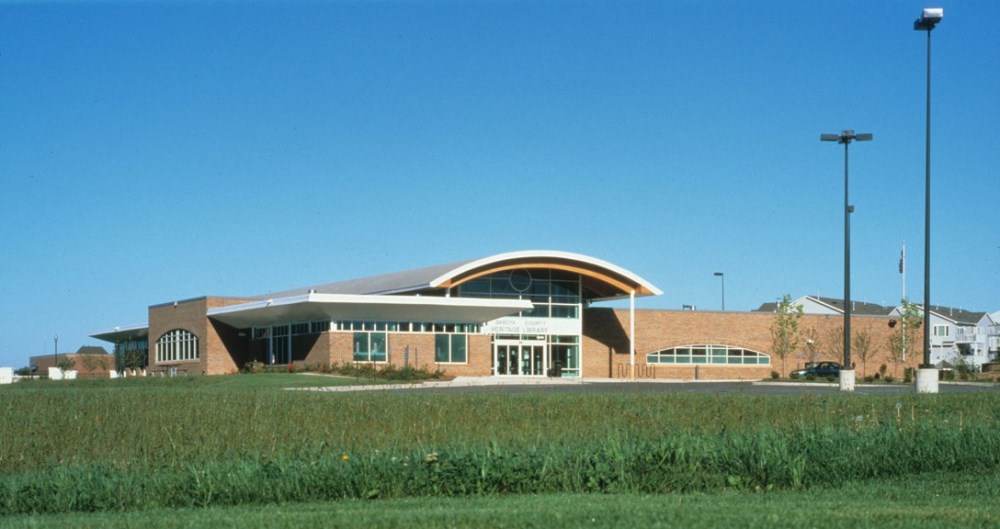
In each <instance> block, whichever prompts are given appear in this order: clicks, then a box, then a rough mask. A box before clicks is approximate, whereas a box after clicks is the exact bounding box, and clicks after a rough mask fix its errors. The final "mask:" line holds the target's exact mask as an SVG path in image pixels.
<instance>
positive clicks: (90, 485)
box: [0, 374, 1000, 527]
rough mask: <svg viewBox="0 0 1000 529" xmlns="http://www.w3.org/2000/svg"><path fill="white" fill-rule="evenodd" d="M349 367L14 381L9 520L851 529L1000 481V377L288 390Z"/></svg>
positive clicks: (971, 515)
mask: <svg viewBox="0 0 1000 529" xmlns="http://www.w3.org/2000/svg"><path fill="white" fill-rule="evenodd" d="M353 382H354V380H353V379H343V378H333V377H320V376H309V375H293V374H259V375H237V376H228V377H180V378H175V379H159V378H156V379H128V380H93V381H86V380H84V381H76V382H41V381H36V382H31V383H19V384H15V385H14V386H8V387H4V388H0V440H2V443H0V514H5V515H7V516H8V517H7V518H5V519H4V523H25V524H35V523H38V524H45V523H49V522H50V521H52V523H55V524H60V523H64V524H66V525H73V526H87V525H93V526H114V524H124V525H125V526H128V525H150V526H159V524H160V523H165V524H174V525H165V526H169V527H181V526H203V525H220V526H224V525H225V524H224V523H223V522H221V521H220V522H218V523H217V521H216V520H230V519H232V520H245V522H244V525H246V526H250V527H253V526H256V525H265V524H266V525H269V526H271V524H272V523H275V520H278V519H280V520H281V521H282V522H284V521H286V520H287V522H288V523H289V525H288V526H290V527H291V526H310V525H315V524H316V523H317V520H342V523H341V522H337V525H345V526H349V523H351V519H352V518H360V519H362V520H375V522H374V523H375V524H376V525H381V526H393V525H408V526H412V525H419V524H424V525H425V526H441V525H444V526H449V525H451V526H457V527H462V526H469V527H472V526H502V525H499V524H510V526H531V525H532V524H537V525H538V526H546V527H548V526H559V524H563V525H565V526H569V525H580V524H586V523H590V524H597V525H600V523H604V522H599V521H598V520H606V521H607V523H608V524H610V523H613V522H614V521H615V520H616V519H617V521H619V522H622V521H623V520H628V521H629V522H630V523H634V524H635V525H636V526H640V525H644V526H655V525H656V524H668V525H669V524H682V525H685V526H692V527H697V526H699V525H697V524H696V523H695V522H696V521H697V520H700V519H708V520H716V521H717V522H718V523H717V524H714V525H712V526H720V525H721V526H725V525H726V524H737V525H740V526H748V525H745V524H743V523H742V522H745V521H746V519H751V520H759V521H760V523H761V524H763V523H770V526H773V525H775V524H778V525H782V524H787V525H801V523H804V522H805V521H806V520H809V519H812V518H811V517H812V516H813V515H812V514H811V510H813V509H815V510H816V512H817V514H816V515H815V516H816V519H817V520H821V521H822V523H823V524H824V525H830V524H829V523H828V522H829V521H830V520H835V521H837V523H841V524H842V525H840V526H844V527H849V526H850V527H853V526H875V525H878V526H885V524H886V523H889V521H892V520H896V519H907V518H906V516H904V514H906V515H907V516H909V515H911V514H913V515H917V518H915V519H917V520H920V519H923V518H926V519H927V520H930V521H932V520H935V519H936V520H937V521H938V522H940V521H941V520H947V521H955V522H961V523H967V524H971V525H976V524H977V523H979V522H981V521H983V520H987V519H988V516H989V515H990V513H989V512H986V511H983V510H982V508H981V507H979V506H980V505H985V504H988V502H989V491H992V490H996V489H997V485H998V478H997V475H998V472H997V471H998V470H1000V396H998V395H996V394H994V393H988V394H948V395H915V394H906V395H844V394H829V395H808V394H802V395H781V396H765V395H744V394H720V395H704V394H678V393H628V394H623V393H614V392H600V393H561V392H560V393H551V392H545V391H544V390H542V391H539V392H537V393H517V394H502V393H494V392H491V393H488V394H480V393H476V394H428V393H395V392H361V393H356V392H352V393H316V392H299V391H286V390H285V389H284V388H287V387H302V386H310V385H327V384H343V383H353ZM927 491H932V492H933V493H936V494H939V496H933V498H934V500H933V501H930V498H931V497H930V496H926V492H927ZM924 496H926V498H927V500H928V501H926V502H923V501H922V502H919V503H912V502H911V497H913V498H920V497H924ZM878 498H882V499H881V500H879V499H878ZM939 498H940V499H939ZM812 505H816V507H812ZM417 507H419V508H417ZM616 509H617V510H616ZM842 510H843V511H845V512H846V513H847V514H844V513H841V512H839V511H842ZM352 513H353V514H352ZM497 513H503V515H502V516H501V515H498V514H497ZM601 513H604V516H603V517H601V516H598V514H601ZM607 513H613V516H612V517H610V518H609V517H608V516H607ZM775 513H781V514H780V518H779V519H777V520H775V519H774V518H773V517H774V516H775ZM26 516H27V517H26ZM393 516H395V517H397V518H393ZM588 516H589V518H594V520H595V521H594V522H589V518H588ZM883 516H887V518H885V519H883V518H881V517H883ZM398 517H404V518H398ZM546 517H548V518H546ZM747 517H749V518H747ZM984 517H987V518H984ZM401 519H405V520H406V523H405V524H404V523H403V522H400V521H399V520H401ZM394 520H395V521H394ZM540 520H541V522H540ZM789 520H797V521H798V522H794V523H787V522H789ZM411 521H412V523H410V522H411ZM911 521H912V520H911ZM799 522H801V523H799ZM882 522H884V523H882ZM928 523H930V522H928ZM327 525H328V524H327ZM241 526H242V525H241ZM279 526H280V525H279ZM701 526H706V525H701ZM831 526H834V527H835V526H836V525H831ZM909 526H910V527H912V526H914V525H909Z"/></svg>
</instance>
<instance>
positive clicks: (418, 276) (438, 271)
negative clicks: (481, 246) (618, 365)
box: [253, 250, 663, 299]
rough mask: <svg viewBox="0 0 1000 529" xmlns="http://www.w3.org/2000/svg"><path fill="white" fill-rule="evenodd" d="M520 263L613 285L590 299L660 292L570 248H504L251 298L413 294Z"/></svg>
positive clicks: (660, 292)
mask: <svg viewBox="0 0 1000 529" xmlns="http://www.w3.org/2000/svg"><path fill="white" fill-rule="evenodd" d="M521 264H523V265H524V266H527V267H545V266H547V265H551V266H553V267H554V268H562V269H566V270H573V271H578V272H582V273H585V275H588V276H590V277H591V278H593V279H594V282H602V281H603V282H606V283H607V284H608V285H613V286H614V290H615V292H613V293H609V292H610V290H611V289H610V288H609V289H603V290H606V291H607V292H604V294H608V295H603V294H602V295H598V296H595V298H594V299H614V298H620V297H627V296H628V293H629V290H632V289H634V290H635V293H636V295H637V296H649V295H653V296H658V295H660V294H662V293H663V292H662V291H660V289H658V288H656V287H655V286H653V284H652V283H650V282H648V281H646V280H645V279H643V278H641V277H639V276H638V275H636V274H634V273H632V272H630V271H629V270H626V269H624V268H622V267H620V266H617V265H614V264H611V263H609V262H607V261H603V260H601V259H597V258H595V257H590V256H587V255H582V254H578V253H571V252H560V251H554V250H524V251H517V252H507V253H501V254H497V255H493V256H490V257H483V258H480V259H472V260H468V261H460V262H457V263H450V264H442V265H434V266H429V267H425V268H419V269H415V270H406V271H402V272H393V273H390V274H382V275H377V276H369V277H362V278H359V279H349V280H346V281H338V282H335V283H326V284H322V285H315V286H310V287H300V288H296V289H292V290H285V291H280V292H269V293H266V294H260V295H257V296H253V298H254V299H272V298H281V297H290V296H301V295H305V294H310V293H312V294H362V295H383V296H384V295H393V294H413V293H417V292H424V291H428V290H436V289H443V288H448V287H449V286H453V285H454V284H457V283H460V282H462V281H464V280H467V279H468V276H469V275H470V274H476V273H477V272H489V271H490V270H499V269H513V268H517V267H519V265H521Z"/></svg>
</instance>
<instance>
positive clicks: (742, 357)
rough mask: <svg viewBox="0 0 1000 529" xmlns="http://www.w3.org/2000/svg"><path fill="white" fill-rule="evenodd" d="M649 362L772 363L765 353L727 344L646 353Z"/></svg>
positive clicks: (673, 348) (684, 347)
mask: <svg viewBox="0 0 1000 529" xmlns="http://www.w3.org/2000/svg"><path fill="white" fill-rule="evenodd" d="M646 363H647V364H730V365H744V364H751V365H758V364H759V365H770V363H771V358H770V357H769V356H767V355H765V354H763V353H758V352H756V351H750V350H747V349H741V348H738V347H729V346H727V345H692V346H682V347H671V348H668V349H662V350H660V351H656V352H655V353H649V354H648V355H646Z"/></svg>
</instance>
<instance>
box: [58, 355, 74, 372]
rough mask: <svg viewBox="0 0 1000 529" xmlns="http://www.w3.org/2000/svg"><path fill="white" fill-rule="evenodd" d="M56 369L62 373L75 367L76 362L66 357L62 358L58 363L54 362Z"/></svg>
mask: <svg viewBox="0 0 1000 529" xmlns="http://www.w3.org/2000/svg"><path fill="white" fill-rule="evenodd" d="M56 367H58V368H59V369H62V370H63V371H69V370H71V369H73V368H74V367H76V360H73V359H72V358H70V357H68V356H64V357H62V358H60V359H59V361H58V362H56Z"/></svg>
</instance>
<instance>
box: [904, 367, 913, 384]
mask: <svg viewBox="0 0 1000 529" xmlns="http://www.w3.org/2000/svg"><path fill="white" fill-rule="evenodd" d="M903 382H905V383H907V384H909V383H910V382H913V368H912V367H907V368H906V369H903Z"/></svg>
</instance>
